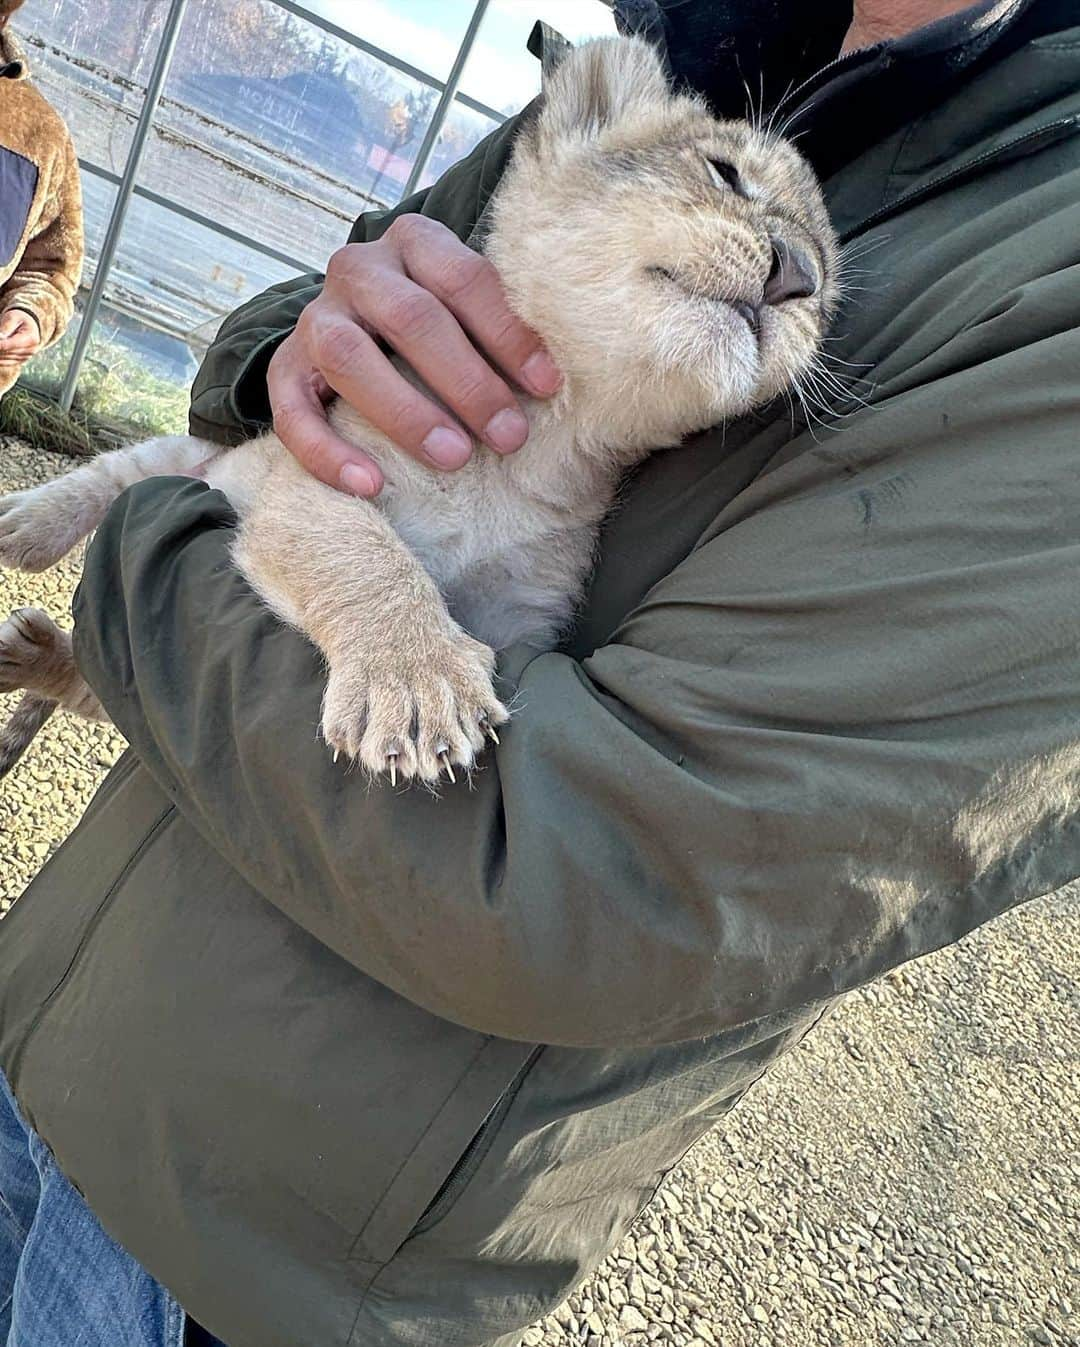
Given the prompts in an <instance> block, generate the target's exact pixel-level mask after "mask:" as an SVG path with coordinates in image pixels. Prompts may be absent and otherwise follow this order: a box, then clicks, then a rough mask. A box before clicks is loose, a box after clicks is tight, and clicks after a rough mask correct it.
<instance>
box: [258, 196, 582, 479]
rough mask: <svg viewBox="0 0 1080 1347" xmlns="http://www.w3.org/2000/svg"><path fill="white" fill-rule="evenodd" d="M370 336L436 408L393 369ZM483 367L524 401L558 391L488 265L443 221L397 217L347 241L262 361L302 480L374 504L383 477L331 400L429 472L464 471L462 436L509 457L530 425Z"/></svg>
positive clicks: (467, 450)
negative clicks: (375, 233)
mask: <svg viewBox="0 0 1080 1347" xmlns="http://www.w3.org/2000/svg"><path fill="white" fill-rule="evenodd" d="M380 337H381V338H382V339H383V340H384V341H385V342H386V343H387V344H388V345H389V346H391V347H392V348H393V350H394V351H396V352H397V353H398V354H399V355H401V356H402V357H403V358H404V359H405V360H406V361H407V362H408V364H409V365H410V366H411V367H412V368H413V369H414V370H415V371H416V372H417V374H419V375H420V377H421V378H422V379H423V380H424V382H425V383H426V384H427V386H428V387H429V388H430V389H431V390H432V392H433V393H434V394H435V395H436V396H437V397H438V398H439V399H440V400H441V401H442V402H444V403H445V404H446V405H445V407H440V406H439V405H438V404H437V403H435V402H433V401H432V400H431V399H429V398H428V397H426V396H425V395H424V394H423V393H421V392H419V390H418V389H416V388H414V387H413V385H412V384H411V383H409V382H408V381H407V380H406V379H404V378H403V377H402V376H401V375H400V374H399V373H398V372H397V371H396V370H395V369H394V367H393V366H392V365H391V363H390V361H389V359H388V358H387V356H386V355H385V354H384V352H383V350H382V349H381V348H380V346H379V344H378V340H377V339H378V338H380ZM489 358H490V360H491V361H492V362H494V364H495V365H498V367H499V368H500V369H501V370H502V371H503V373H504V374H505V375H507V376H508V377H509V378H510V379H512V380H514V382H515V383H517V384H518V385H520V387H521V388H523V389H525V390H526V392H528V393H531V394H532V395H534V396H536V397H550V396H551V395H552V394H553V393H555V392H556V391H557V390H558V388H559V386H560V384H561V382H562V379H561V376H560V374H559V371H558V370H557V369H556V368H555V365H554V362H553V361H552V359H551V357H550V355H548V353H547V352H546V351H545V350H544V348H543V345H542V344H541V342H540V339H539V337H537V336H536V334H535V333H534V332H532V331H531V330H530V329H529V328H527V327H526V326H525V324H524V323H522V322H521V320H520V319H518V318H517V317H515V316H514V314H512V313H511V311H510V309H509V307H508V305H507V302H506V298H505V296H504V294H503V289H502V285H501V284H500V282H499V278H498V276H497V274H496V272H495V268H494V267H493V266H492V265H491V263H490V262H488V261H487V260H486V259H485V258H483V257H481V256H479V254H477V253H474V252H473V251H472V249H470V248H467V247H466V246H465V245H464V244H463V243H461V242H460V241H459V239H458V238H457V236H456V235H455V234H453V233H452V232H451V230H449V229H447V228H446V227H445V226H444V225H441V224H439V223H437V222H436V221H434V220H429V219H426V218H425V217H423V216H420V215H404V216H402V217H401V218H400V219H398V220H395V221H394V223H393V224H392V225H391V226H390V228H389V229H388V230H387V231H386V234H385V235H384V236H383V238H382V239H380V240H378V241H377V242H375V243H353V244H349V245H348V246H346V247H344V248H342V249H340V250H339V251H338V252H336V253H335V254H334V256H333V257H332V258H331V259H330V265H329V267H328V268H327V273H326V285H325V288H324V289H323V292H322V295H321V296H320V297H319V298H318V299H316V300H313V301H312V302H311V303H310V304H309V305H308V306H307V308H306V309H305V310H304V312H303V313H302V314H301V316H300V321H299V323H298V324H297V326H296V330H295V332H293V333H292V334H291V335H290V336H289V337H288V338H287V339H286V340H285V341H284V342H283V343H282V345H281V346H280V347H279V348H278V350H277V352H276V353H275V355H274V357H273V359H272V360H271V362H270V367H269V370H268V373H267V385H268V388H269V393H270V406H271V408H272V409H273V413H274V429H275V430H276V431H277V434H278V436H279V437H280V439H281V441H282V443H283V444H284V445H285V447H286V448H287V449H288V450H289V451H290V453H292V454H293V455H294V456H295V457H296V458H297V459H298V460H299V461H300V463H302V464H303V466H304V467H305V468H307V470H308V471H309V472H311V473H313V474H314V475H315V476H316V477H318V478H320V479H321V480H322V481H324V482H326V483H328V484H329V485H330V486H334V487H339V488H341V489H343V490H346V491H350V492H352V493H353V494H354V495H358V496H373V495H376V494H377V493H378V492H379V491H380V490H381V489H382V484H383V478H382V473H381V472H380V471H379V469H378V467H377V465H376V464H375V463H374V462H373V461H372V460H371V459H370V458H369V457H368V456H367V455H366V454H365V453H363V452H362V451H361V450H359V449H357V448H355V447H354V446H352V445H350V444H347V443H346V442H345V441H344V440H342V439H341V438H340V437H339V436H338V435H335V434H334V432H333V431H332V430H331V429H330V426H329V425H328V423H327V419H326V409H325V408H326V403H327V402H328V401H329V400H330V398H331V397H332V396H333V395H334V394H337V395H338V396H340V397H342V398H344V400H345V401H346V402H348V403H350V404H351V405H352V406H353V407H355V408H356V410H357V411H358V412H360V413H361V415H362V416H364V417H365V418H366V419H367V420H368V421H370V422H371V423H372V425H374V426H377V427H378V428H379V430H381V431H382V432H383V433H384V434H385V435H387V436H389V438H390V439H392V440H393V441H394V442H395V443H396V444H398V445H400V447H401V448H402V449H404V450H405V451H406V452H408V453H410V454H412V455H413V456H414V457H415V458H417V459H420V460H421V461H422V462H426V463H427V464H429V465H430V466H432V467H436V468H440V469H444V470H452V469H455V468H460V467H463V466H464V464H465V463H467V462H468V460H469V457H470V455H471V452H472V443H471V440H470V433H471V435H472V436H475V437H476V438H477V439H479V440H482V441H483V442H484V443H485V444H487V445H488V446H489V447H490V448H492V449H494V450H496V451H497V452H499V453H504V454H505V453H512V452H513V451H514V450H516V449H520V448H521V446H522V445H523V444H524V443H525V439H526V437H527V435H528V430H529V428H528V424H527V422H526V420H525V417H524V415H523V414H522V412H521V409H520V407H519V406H518V403H517V399H516V397H515V395H514V393H513V392H512V391H511V388H510V385H509V384H508V382H507V380H506V378H504V377H502V375H500V374H499V373H497V372H496V370H495V369H494V368H493V367H492V364H490V363H489ZM463 427H465V428H467V430H466V429H463Z"/></svg>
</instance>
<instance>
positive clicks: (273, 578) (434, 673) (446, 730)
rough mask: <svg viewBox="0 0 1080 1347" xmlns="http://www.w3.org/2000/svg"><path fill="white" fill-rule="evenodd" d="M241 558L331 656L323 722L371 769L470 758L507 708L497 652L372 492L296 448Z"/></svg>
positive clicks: (250, 525)
mask: <svg viewBox="0 0 1080 1347" xmlns="http://www.w3.org/2000/svg"><path fill="white" fill-rule="evenodd" d="M235 558H236V561H237V564H238V565H239V567H240V569H241V570H242V571H243V572H244V574H245V575H246V576H247V577H248V579H249V580H250V581H251V583H252V584H253V585H254V587H255V588H256V589H257V590H258V592H259V593H260V595H261V596H262V597H263V599H264V600H265V601H266V602H267V603H268V604H269V605H270V607H271V608H273V610H274V611H275V612H276V613H278V614H279V615H280V616H281V617H282V618H283V619H284V620H285V621H286V622H289V623H290V624H291V625H293V626H295V627H297V628H299V630H300V631H302V632H303V633H304V634H305V635H306V636H307V637H308V638H309V639H310V640H311V641H313V642H314V644H315V645H317V646H318V647H319V649H320V650H321V651H322V652H323V654H324V655H325V656H326V660H327V663H328V665H329V676H328V681H327V686H326V696H325V699H324V702H323V716H322V733H323V736H324V737H325V739H326V741H327V743H328V744H329V745H330V747H331V748H333V749H334V750H335V751H336V752H342V753H346V754H347V755H348V756H349V757H350V758H355V759H358V760H359V761H360V762H361V764H362V765H363V766H364V767H365V768H366V769H367V770H368V771H369V772H370V773H372V774H373V775H378V774H380V773H382V772H389V773H390V777H391V780H392V781H396V780H397V778H398V777H401V779H402V780H410V779H411V778H413V777H419V778H420V779H421V780H423V781H427V782H435V781H437V780H438V779H439V775H440V773H441V771H443V770H444V769H445V770H446V771H447V772H448V773H449V774H450V775H451V777H452V776H453V773H452V769H451V764H454V765H457V766H460V767H462V768H464V769H465V770H468V769H469V768H470V767H472V765H473V763H474V762H475V760H476V755H477V754H478V753H479V752H480V751H481V749H482V748H483V746H484V736H485V734H486V733H491V734H492V736H493V737H494V732H493V728H492V727H494V726H495V725H499V724H501V723H502V722H503V721H505V720H506V719H507V712H506V709H505V707H504V706H503V705H502V703H501V702H500V701H499V699H498V697H497V696H496V694H495V690H494V688H493V686H492V673H493V670H494V665H495V656H494V653H493V652H492V651H491V650H490V649H489V648H488V647H487V646H485V645H482V644H481V643H480V642H479V641H475V640H473V638H472V637H471V636H469V635H467V634H466V632H464V631H463V630H462V628H461V627H460V626H458V624H457V623H456V622H455V621H454V619H453V618H452V617H451V616H450V614H449V612H448V611H447V608H446V604H445V603H444V602H443V599H442V596H441V594H440V593H439V591H438V588H437V587H436V585H435V583H434V581H433V580H432V579H431V577H430V576H429V575H428V573H427V572H426V571H425V570H424V568H423V567H422V566H421V564H420V562H419V561H418V560H417V559H416V557H415V556H413V554H412V553H411V552H410V551H409V550H408V548H407V547H406V546H405V544H404V543H403V542H402V541H401V539H400V538H399V537H398V535H397V534H396V533H395V532H394V530H393V529H392V528H391V526H390V524H389V523H388V522H387V520H386V518H385V517H384V516H383V515H382V514H381V513H380V511H379V510H378V509H377V508H376V507H375V506H374V505H371V504H370V503H368V502H367V501H363V500H358V499H355V498H353V497H349V496H344V495H342V494H341V493H340V492H337V491H334V490H332V489H331V488H330V487H327V486H324V485H323V484H322V483H321V482H318V481H316V480H315V478H313V477H310V476H309V475H308V474H307V473H306V472H304V470H303V469H302V468H300V467H299V466H298V465H297V464H296V463H294V462H293V461H292V459H289V460H288V461H287V462H281V463H280V464H278V465H277V466H275V468H274V470H273V471H272V472H271V474H270V475H269V477H268V478H267V480H266V482H265V484H264V486H263V488H262V490H261V492H260V493H259V496H258V498H257V499H256V501H255V503H254V505H253V508H252V510H251V512H250V514H248V515H246V516H245V517H244V519H243V522H242V524H241V527H240V531H239V534H238V538H237V544H236V548H235Z"/></svg>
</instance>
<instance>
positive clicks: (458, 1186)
mask: <svg viewBox="0 0 1080 1347" xmlns="http://www.w3.org/2000/svg"><path fill="white" fill-rule="evenodd" d="M543 1051H544V1049H543V1046H540V1047H537V1048H534V1049H533V1050H532V1052H530V1053H529V1055H528V1057H527V1058H526V1059H525V1061H524V1062H523V1063H522V1065H521V1066H520V1067H519V1068H518V1072H517V1075H515V1076H514V1078H513V1080H511V1082H510V1084H509V1085H508V1086H507V1087H506V1089H505V1090H504V1091H503V1093H502V1094H501V1095H500V1096H499V1098H498V1099H497V1100H496V1101H495V1104H494V1107H493V1108H492V1109H491V1111H490V1113H489V1114H488V1115H487V1117H486V1118H485V1119H484V1121H483V1122H482V1123H481V1124H480V1127H479V1130H478V1131H477V1133H476V1135H475V1136H474V1137H473V1139H472V1140H471V1141H470V1142H469V1144H468V1146H467V1147H466V1149H465V1152H464V1154H463V1155H462V1157H461V1159H460V1160H459V1161H458V1162H457V1164H456V1165H455V1166H454V1168H453V1169H452V1170H451V1171H450V1173H449V1175H448V1176H447V1179H446V1181H445V1182H444V1183H443V1186H442V1187H441V1188H440V1189H439V1191H438V1192H437V1193H436V1194H435V1196H434V1197H433V1198H432V1200H431V1203H430V1205H429V1206H428V1208H427V1210H426V1211H425V1212H424V1214H423V1215H422V1216H421V1217H420V1219H419V1220H418V1221H417V1223H416V1225H415V1226H414V1227H413V1230H412V1234H414V1235H422V1234H423V1233H424V1231H425V1230H430V1229H431V1227H432V1226H433V1225H437V1224H438V1222H439V1221H441V1220H442V1218H443V1217H444V1216H445V1215H446V1213H447V1212H448V1211H449V1210H450V1208H451V1207H452V1206H453V1205H454V1203H455V1202H456V1201H457V1199H458V1197H459V1196H460V1194H461V1193H462V1191H463V1190H464V1189H465V1188H466V1187H467V1186H468V1184H469V1183H470V1181H471V1180H472V1177H473V1175H474V1174H475V1173H476V1171H477V1170H478V1169H479V1168H480V1165H481V1164H482V1163H483V1160H484V1156H485V1155H487V1153H488V1151H489V1150H490V1149H491V1146H492V1143H493V1142H494V1140H495V1135H496V1133H497V1132H498V1130H499V1128H500V1127H501V1126H502V1124H503V1122H504V1121H505V1119H506V1115H507V1114H508V1113H509V1112H510V1109H511V1107H512V1106H513V1103H514V1100H515V1099H516V1098H517V1096H518V1092H519V1091H520V1090H521V1087H522V1086H523V1085H524V1084H525V1078H526V1076H527V1075H528V1074H529V1072H530V1071H531V1070H532V1069H533V1067H534V1066H535V1065H536V1063H537V1061H538V1060H539V1057H540V1054H541V1053H542V1052H543Z"/></svg>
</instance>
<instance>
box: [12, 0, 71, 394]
mask: <svg viewBox="0 0 1080 1347" xmlns="http://www.w3.org/2000/svg"><path fill="white" fill-rule="evenodd" d="M12 9H13V7H12V6H11V5H8V7H7V12H8V13H10V12H11V11H12ZM0 17H6V16H5V14H4V9H3V7H2V6H0ZM0 66H7V67H9V68H10V70H11V71H12V72H13V73H12V74H10V75H8V76H7V77H6V78H4V79H0V145H3V146H4V148H5V149H8V150H13V151H14V152H15V153H16V154H20V155H22V156H23V158H25V159H29V160H31V162H33V163H34V164H36V165H37V169H38V182H37V189H36V191H35V193H34V200H33V202H32V203H31V206H30V215H29V218H28V219H27V222H26V227H25V229H24V230H23V236H22V238H21V240H20V241H19V243H18V245H17V247H16V249H15V252H14V253H13V254H12V256H11V257H10V258H6V257H4V258H0V313H5V312H7V310H8V309H23V310H25V311H26V312H28V313H31V314H33V316H34V318H35V319H36V320H37V325H38V328H39V329H40V332H41V344H42V346H43V347H44V346H48V345H50V344H51V343H52V342H54V341H59V340H60V338H61V337H62V336H63V335H64V332H65V330H66V328H67V326H68V324H69V323H70V322H71V316H72V313H73V312H74V305H75V292H76V290H78V288H79V279H80V277H81V275H82V265H83V220H82V188H81V185H80V180H79V165H78V161H77V160H76V158H75V148H74V146H73V145H72V143H71V137H70V136H69V135H68V131H67V127H66V126H65V125H64V121H63V118H62V117H61V116H60V115H59V113H57V112H56V111H55V110H54V109H53V108H52V107H50V106H49V104H48V102H47V101H46V100H45V98H44V97H43V96H42V95H41V94H40V93H39V92H38V91H37V89H35V88H34V86H33V84H32V83H31V82H30V76H29V72H28V70H27V66H26V60H25V57H24V56H23V53H22V48H21V47H20V46H19V44H18V42H17V41H16V40H15V37H14V36H13V34H12V33H11V31H10V30H9V29H8V28H4V29H3V30H2V31H0ZM21 372H22V365H21V364H20V363H19V362H18V361H12V360H0V395H2V394H3V393H4V392H6V391H7V389H8V388H10V386H11V385H12V384H13V383H14V382H15V380H16V379H17V378H18V377H19V374H20V373H21Z"/></svg>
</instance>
